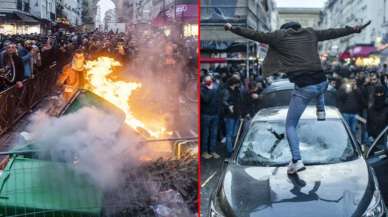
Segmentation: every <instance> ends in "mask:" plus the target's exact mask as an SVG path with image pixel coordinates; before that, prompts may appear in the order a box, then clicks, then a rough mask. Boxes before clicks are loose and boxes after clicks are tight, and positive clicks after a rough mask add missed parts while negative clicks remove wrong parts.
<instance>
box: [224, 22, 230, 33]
mask: <svg viewBox="0 0 388 217" xmlns="http://www.w3.org/2000/svg"><path fill="white" fill-rule="evenodd" d="M224 29H225V31H229V30H230V29H232V24H230V23H226V24H225V25H224Z"/></svg>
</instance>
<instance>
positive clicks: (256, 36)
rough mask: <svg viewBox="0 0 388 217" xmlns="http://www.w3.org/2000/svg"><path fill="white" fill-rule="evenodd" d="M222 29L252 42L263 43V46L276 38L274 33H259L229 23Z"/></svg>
mask: <svg viewBox="0 0 388 217" xmlns="http://www.w3.org/2000/svg"><path fill="white" fill-rule="evenodd" d="M224 28H225V31H231V32H233V33H234V34H236V35H239V36H242V37H244V38H248V39H251V40H254V41H258V42H261V43H265V44H271V43H273V41H274V40H275V38H276V34H275V33H274V32H268V33H264V32H259V31H255V30H251V29H248V28H244V27H237V26H232V24H230V23H227V24H225V26H224Z"/></svg>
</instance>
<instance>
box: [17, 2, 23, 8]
mask: <svg viewBox="0 0 388 217" xmlns="http://www.w3.org/2000/svg"><path fill="white" fill-rule="evenodd" d="M16 8H17V9H18V10H23V2H22V0H17V2H16Z"/></svg>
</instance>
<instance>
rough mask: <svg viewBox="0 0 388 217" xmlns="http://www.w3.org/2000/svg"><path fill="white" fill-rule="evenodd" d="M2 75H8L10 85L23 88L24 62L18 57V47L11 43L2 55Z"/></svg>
mask: <svg viewBox="0 0 388 217" xmlns="http://www.w3.org/2000/svg"><path fill="white" fill-rule="evenodd" d="M0 74H2V75H3V76H4V75H6V78H4V77H3V78H2V79H6V80H7V82H8V83H9V84H10V85H16V87H17V88H23V80H24V66H23V60H22V58H21V57H19V56H18V55H17V46H16V44H15V43H10V44H8V45H7V48H6V49H5V50H4V51H3V52H2V53H0Z"/></svg>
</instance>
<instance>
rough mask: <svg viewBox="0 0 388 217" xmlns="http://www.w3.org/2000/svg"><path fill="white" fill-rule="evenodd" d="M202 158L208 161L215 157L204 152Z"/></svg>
mask: <svg viewBox="0 0 388 217" xmlns="http://www.w3.org/2000/svg"><path fill="white" fill-rule="evenodd" d="M201 156H202V157H203V158H205V159H206V160H208V159H210V158H212V157H213V155H211V154H209V153H208V152H207V151H205V152H203V153H202V155H201Z"/></svg>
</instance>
